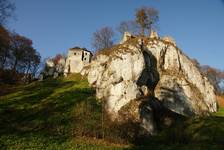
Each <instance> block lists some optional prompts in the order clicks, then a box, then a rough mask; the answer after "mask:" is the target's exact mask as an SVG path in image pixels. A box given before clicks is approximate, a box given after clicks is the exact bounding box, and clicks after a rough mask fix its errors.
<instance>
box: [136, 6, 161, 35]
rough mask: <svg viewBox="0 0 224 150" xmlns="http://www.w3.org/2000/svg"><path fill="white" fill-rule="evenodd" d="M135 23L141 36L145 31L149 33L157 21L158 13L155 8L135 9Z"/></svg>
mask: <svg viewBox="0 0 224 150" xmlns="http://www.w3.org/2000/svg"><path fill="white" fill-rule="evenodd" d="M135 17H136V22H137V23H138V24H139V25H140V27H141V35H144V34H145V29H147V30H148V31H149V33H150V32H151V30H152V27H153V25H155V23H156V22H158V20H159V12H158V11H157V10H156V9H155V8H151V7H141V8H139V9H137V11H136V14H135Z"/></svg>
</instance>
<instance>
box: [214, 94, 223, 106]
mask: <svg viewBox="0 0 224 150" xmlns="http://www.w3.org/2000/svg"><path fill="white" fill-rule="evenodd" d="M216 99H217V101H218V105H219V107H224V96H216Z"/></svg>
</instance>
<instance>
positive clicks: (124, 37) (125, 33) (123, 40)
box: [120, 32, 134, 44]
mask: <svg viewBox="0 0 224 150" xmlns="http://www.w3.org/2000/svg"><path fill="white" fill-rule="evenodd" d="M131 38H134V36H133V35H131V34H130V33H129V32H124V35H123V39H122V40H121V42H120V44H123V43H124V42H126V41H128V40H129V39H131Z"/></svg>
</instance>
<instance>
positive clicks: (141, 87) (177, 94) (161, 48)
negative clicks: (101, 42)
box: [83, 36, 217, 134]
mask: <svg viewBox="0 0 224 150" xmlns="http://www.w3.org/2000/svg"><path fill="white" fill-rule="evenodd" d="M155 37H156V36H154V38H152V37H151V38H148V39H144V40H143V39H141V38H138V37H135V38H134V40H133V39H132V40H131V42H128V41H126V42H125V43H123V44H120V45H118V46H115V47H112V48H111V49H107V50H106V52H102V53H99V54H98V55H97V56H96V59H95V60H93V61H92V63H91V64H90V65H89V66H88V69H86V70H85V71H83V74H87V76H88V81H89V83H90V85H92V86H94V87H95V88H96V96H97V98H99V99H101V100H104V101H105V104H106V106H105V108H106V110H107V112H108V114H109V115H110V117H111V119H112V120H114V121H116V120H117V121H119V120H123V121H124V120H127V119H128V118H129V119H130V118H131V120H133V121H135V122H139V123H140V124H141V126H142V127H143V128H144V129H146V130H147V131H148V132H149V133H150V134H154V133H155V132H156V122H155V118H154V117H155V114H156V113H155V112H157V113H158V112H159V111H158V110H160V107H165V108H166V109H168V110H170V111H172V112H175V113H177V114H181V115H184V116H192V115H205V114H208V113H210V112H215V111H217V106H216V105H217V104H216V98H215V94H214V88H213V86H212V85H211V84H210V83H209V81H208V79H207V78H206V77H204V76H203V75H202V74H201V73H200V71H199V70H198V68H197V67H196V66H195V65H194V64H193V63H192V62H191V59H189V58H188V57H187V56H186V55H185V54H183V53H182V52H181V50H180V49H178V48H177V47H176V46H175V45H174V44H172V43H170V42H167V41H165V40H161V39H159V38H155Z"/></svg>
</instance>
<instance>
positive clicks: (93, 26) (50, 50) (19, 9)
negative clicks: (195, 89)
mask: <svg viewBox="0 0 224 150" xmlns="http://www.w3.org/2000/svg"><path fill="white" fill-rule="evenodd" d="M12 1H14V2H15V4H16V10H15V16H16V19H12V20H10V22H9V23H8V26H9V28H10V30H13V31H15V32H17V33H19V34H21V35H24V36H26V37H28V38H30V39H32V40H33V44H34V48H35V49H37V51H39V52H40V54H41V56H42V58H46V57H53V56H54V55H56V54H58V53H63V54H66V53H67V51H68V49H69V48H71V47H75V46H79V47H86V48H87V49H89V50H92V49H93V48H92V46H91V43H92V35H93V33H94V32H95V31H96V30H98V29H100V28H102V27H105V26H110V27H112V28H114V29H115V30H116V27H117V26H118V25H119V23H120V22H121V21H126V20H134V16H135V11H136V9H137V8H139V7H142V6H149V7H154V8H156V9H157V10H158V11H159V15H160V20H159V23H158V25H159V28H158V34H159V35H160V36H161V37H162V36H166V35H169V36H171V37H173V38H174V39H175V41H176V43H177V46H178V47H179V48H180V49H182V51H183V52H184V53H185V54H187V55H188V56H190V57H191V58H196V59H197V60H198V61H199V62H200V63H201V64H203V65H210V66H212V67H216V68H218V69H221V70H224V0H12ZM119 40H120V35H119V34H118V33H117V36H116V41H119Z"/></svg>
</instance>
